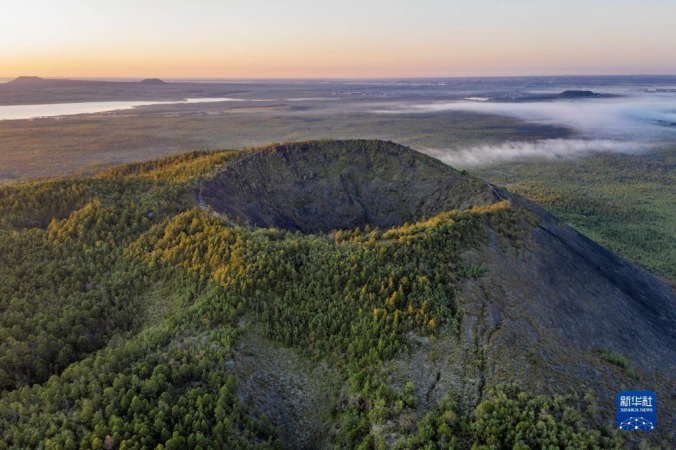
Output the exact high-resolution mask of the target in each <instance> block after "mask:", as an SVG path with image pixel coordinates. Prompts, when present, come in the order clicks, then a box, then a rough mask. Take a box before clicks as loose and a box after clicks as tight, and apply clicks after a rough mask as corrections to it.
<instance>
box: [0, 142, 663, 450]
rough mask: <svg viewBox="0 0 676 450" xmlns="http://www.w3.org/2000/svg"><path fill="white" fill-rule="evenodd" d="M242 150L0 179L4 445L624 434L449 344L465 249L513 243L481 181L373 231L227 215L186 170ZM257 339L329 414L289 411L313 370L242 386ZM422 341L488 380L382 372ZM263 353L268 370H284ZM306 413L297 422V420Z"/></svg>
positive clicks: (493, 441) (511, 218) (361, 443)
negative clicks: (425, 384)
mask: <svg viewBox="0 0 676 450" xmlns="http://www.w3.org/2000/svg"><path fill="white" fill-rule="evenodd" d="M316 145H318V146H319V148H321V145H322V144H321V143H319V144H316ZM380 145H386V144H382V143H373V142H368V141H354V142H350V143H349V146H351V148H352V150H353V151H356V152H369V151H374V148H377V147H378V146H380ZM247 154H248V152H231V151H223V152H193V153H189V154H185V155H181V156H177V157H171V158H167V159H163V160H158V161H153V162H149V163H142V164H134V165H127V166H122V167H119V168H114V169H111V170H108V171H106V172H103V173H101V174H99V175H98V176H96V177H93V178H87V179H61V180H52V181H43V182H35V183H29V184H23V185H15V186H6V187H3V188H1V189H0V335H1V336H2V339H1V340H0V389H1V390H2V392H1V393H0V430H1V433H0V435H1V436H2V438H1V439H0V448H39V447H43V448H64V449H70V448H105V449H111V448H120V449H122V448H127V449H129V448H177V449H178V448H203V449H206V448H281V447H291V448H293V447H308V448H311V447H337V448H386V447H394V448H468V447H472V446H474V447H475V448H529V447H530V448H536V447H551V446H554V447H572V448H621V447H622V446H623V445H624V444H625V442H624V440H623V438H622V436H620V435H619V434H618V433H617V432H615V431H613V430H611V429H610V426H609V425H610V423H611V422H610V421H609V419H608V415H607V414H605V413H604V412H603V411H599V405H598V402H597V400H596V397H595V395H594V391H595V386H594V385H590V386H588V387H586V388H585V389H582V390H579V391H571V392H570V393H568V394H566V395H558V394H554V393H553V392H538V391H536V390H535V389H532V384H531V383H529V382H521V381H524V380H519V379H514V380H512V382H507V381H505V382H504V383H492V384H491V382H489V376H488V374H487V372H486V375H485V376H484V372H485V371H487V370H488V369H487V361H486V359H487V358H488V356H487V355H488V354H489V353H488V352H489V350H490V348H489V347H484V346H483V344H481V343H479V342H478V341H477V342H472V343H471V344H472V345H475V344H476V347H472V349H471V351H470V353H468V355H469V356H464V357H458V358H457V359H453V358H454V357H453V356H452V355H454V354H455V353H454V352H461V351H464V350H463V349H464V348H465V347H466V345H467V343H466V342H465V341H464V336H465V334H466V325H467V323H468V322H467V317H468V314H469V310H466V309H465V306H463V301H465V300H462V296H461V294H460V293H461V292H462V291H463V289H465V286H467V285H476V283H477V282H478V280H480V279H482V278H483V277H485V275H486V273H487V272H488V271H490V270H491V268H490V267H489V266H487V265H486V263H484V262H482V261H476V260H473V259H472V258H469V259H468V258H467V257H465V255H467V254H468V252H469V254H471V253H472V252H474V251H476V249H478V248H482V247H486V246H489V245H493V244H495V245H498V246H500V247H501V248H504V249H505V250H506V251H512V250H513V251H519V250H518V249H519V248H523V246H527V245H528V243H524V242H522V241H521V238H522V236H523V235H524V233H526V232H527V228H528V226H529V224H530V223H532V222H537V221H538V220H539V219H538V218H537V217H535V216H534V214H533V212H531V211H530V210H528V209H527V208H524V207H523V206H522V205H519V204H518V203H515V202H512V201H510V200H509V199H503V200H500V199H496V200H495V201H494V202H492V203H487V204H483V205H480V206H475V207H468V208H466V209H463V210H458V209H456V210H450V211H443V212H440V213H438V214H436V215H434V216H432V217H427V218H422V219H420V220H419V221H417V222H413V223H405V224H402V225H398V226H395V227H392V228H389V229H377V228H371V227H370V226H367V227H364V228H356V229H348V230H338V231H333V232H330V233H310V234H300V233H298V232H295V231H289V230H284V229H277V228H250V227H241V226H236V225H233V224H231V222H230V221H229V220H224V218H222V217H220V216H218V215H216V214H214V213H213V212H211V211H209V210H204V209H203V208H201V207H200V206H199V204H198V202H197V200H196V198H195V192H196V191H195V189H196V186H198V185H199V183H200V182H201V181H200V180H204V179H213V177H214V176H215V174H216V173H218V172H219V170H221V168H222V167H224V166H227V165H228V164H230V163H232V162H233V161H235V160H237V159H239V158H242V157H244V156H246V155H247ZM457 176H461V175H460V174H458V175H457ZM509 249H512V250H509ZM252 336H258V337H257V338H256V339H253V338H252ZM257 340H259V341H260V342H263V343H265V345H268V346H270V348H271V349H273V353H280V354H287V353H284V352H290V353H288V354H289V355H293V360H294V361H298V367H301V368H312V370H314V372H313V371H312V370H310V369H308V371H307V372H308V373H309V374H315V375H311V377H312V376H314V381H316V382H317V383H319V384H320V386H321V389H320V390H321V391H322V399H325V403H326V404H327V411H326V416H325V417H324V416H323V417H322V418H321V420H320V419H317V418H314V417H300V418H295V419H294V418H293V416H292V415H290V414H288V408H291V409H292V410H293V411H296V409H294V408H295V407H296V403H298V402H301V400H302V398H303V397H304V396H309V395H314V394H312V393H311V392H309V389H308V391H306V392H295V391H293V392H292V391H289V392H284V393H283V394H284V395H281V396H282V397H284V396H287V397H289V398H280V399H277V398H272V399H270V398H266V396H268V397H269V396H270V395H268V394H269V393H270V392H276V391H274V390H261V391H259V390H252V389H251V388H250V386H249V383H250V380H251V379H253V378H255V377H256V375H257V374H255V373H247V372H246V370H245V368H244V367H245V362H246V361H249V360H251V361H254V363H255V364H264V363H265V361H260V359H261V358H262V356H261V355H264V352H263V351H262V350H260V348H259V347H256V345H258V344H255V343H256V342H258V341H257ZM418 341H419V342H425V343H431V344H429V345H437V344H434V343H444V344H443V345H444V346H445V347H443V348H442V350H441V352H440V353H439V354H436V355H430V354H428V355H427V356H426V357H428V358H429V359H430V360H431V361H455V362H454V363H453V364H454V365H455V366H458V367H460V366H463V370H466V371H467V373H473V374H479V375H478V376H480V377H481V378H482V379H485V380H486V381H484V382H483V383H479V384H481V386H480V387H479V388H478V389H477V390H476V391H472V392H464V391H463V390H462V389H453V388H452V387H449V386H446V387H444V389H443V390H441V389H439V388H435V386H432V387H431V388H429V389H428V388H425V390H426V392H424V393H421V390H422V385H420V384H416V380H415V379H413V378H410V379H408V378H407V377H406V376H405V371H404V370H400V371H398V372H397V371H396V370H394V371H393V370H392V368H393V367H397V364H400V363H401V361H407V360H408V358H413V357H414V356H413V355H415V352H416V351H417V350H416V349H417V344H416V342H418ZM254 344H255V345H254ZM425 345H428V344H425ZM458 354H459V353H458ZM449 355H450V356H449ZM256 358H259V359H258V360H257V359H256ZM449 358H450V359H449ZM468 358H470V359H468ZM320 369H321V370H323V371H324V372H321V371H320ZM278 372H279V373H273V375H271V376H272V378H271V379H270V380H268V381H266V383H268V384H271V385H275V384H277V385H283V383H285V382H288V379H289V378H293V376H294V375H293V374H291V373H285V372H284V370H283V367H279V370H278ZM318 373H330V374H331V376H330V377H327V378H326V379H322V378H321V377H318V376H317V375H316V374H318ZM533 376H534V377H536V376H537V375H536V374H533ZM636 376H648V375H646V374H644V373H643V372H641V370H640V369H638V371H637V374H636ZM401 380H404V381H401ZM440 380H441V381H440ZM437 382H438V383H437V384H438V385H439V386H441V385H442V384H443V383H444V377H443V376H439V375H438V376H437ZM273 387H274V386H273ZM263 388H264V389H268V388H270V387H269V386H263ZM263 388H262V389H263ZM270 389H272V388H270ZM435 389H436V390H435ZM433 391H434V392H433ZM540 391H541V390H540ZM437 397H438V400H435V399H436V398H437ZM251 398H253V401H246V400H245V399H251ZM285 405H287V407H288V408H285ZM289 405H290V406H289ZM305 420H307V421H309V422H312V423H313V427H314V428H312V427H310V428H309V429H310V431H311V432H308V431H307V430H301V429H300V428H301V427H299V426H298V425H297V423H296V422H299V421H305ZM313 421H314V422H313ZM657 439H658V441H659V440H660V439H661V442H662V443H666V442H669V439H671V437H670V436H668V435H666V434H662V435H660V436H659V437H658V438H657ZM656 442H657V441H656Z"/></svg>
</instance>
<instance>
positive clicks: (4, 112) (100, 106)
mask: <svg viewBox="0 0 676 450" xmlns="http://www.w3.org/2000/svg"><path fill="white" fill-rule="evenodd" d="M246 101H249V100H247V99H241V98H230V97H220V98H189V99H186V100H169V101H149V100H143V101H138V100H137V101H115V102H83V103H51V104H45V105H5V106H0V120H20V119H34V118H38V117H58V116H70V115H74V114H94V113H101V112H107V111H119V110H123V109H132V108H136V107H139V106H149V105H161V104H183V103H211V102H246Z"/></svg>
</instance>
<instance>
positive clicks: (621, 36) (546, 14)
mask: <svg viewBox="0 0 676 450" xmlns="http://www.w3.org/2000/svg"><path fill="white" fill-rule="evenodd" d="M0 1H1V5H0V77H14V76H19V75H36V76H43V77H130V78H146V77H162V78H364V77H368V78H377V77H402V78H403V77H446V76H512V75H592V74H676V26H674V23H676V22H675V20H676V1H675V0H640V1H639V0H567V1H551V0H416V1H413V0H410V1H400V0H340V1H332V2H326V1H321V0H281V1H277V0H221V1H211V0H190V1H183V0H115V1H110V0H105V1H102V0H58V1H55V0H0Z"/></svg>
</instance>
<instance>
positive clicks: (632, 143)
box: [373, 92, 676, 167]
mask: <svg viewBox="0 0 676 450" xmlns="http://www.w3.org/2000/svg"><path fill="white" fill-rule="evenodd" d="M440 111H471V112H485V113H494V114H504V115H508V116H514V117H518V118H521V119H524V120H527V121H531V122H537V123H548V124H555V125H564V126H567V127H569V128H571V129H572V130H573V131H574V132H575V137H574V138H571V139H547V140H540V141H535V142H509V143H505V144H501V145H495V146H478V147H470V148H463V149H450V148H428V149H424V150H425V151H426V152H427V153H429V154H431V155H433V156H435V157H437V158H439V159H441V160H443V161H444V162H446V163H448V164H451V165H455V166H458V167H469V166H477V165H485V164H492V163H497V162H503V161H508V160H512V159H519V158H526V157H528V158H530V157H540V158H564V157H577V156H583V155H587V154H590V153H593V152H619V153H633V152H640V151H645V150H649V149H651V148H655V147H656V146H660V145H664V144H665V143H669V142H676V92H675V93H671V92H666V93H641V94H634V95H626V96H622V97H618V98H589V99H583V100H555V101H536V102H514V103H507V102H490V101H445V102H428V103H408V104H405V103H400V104H396V105H389V106H388V107H385V108H380V109H376V110H373V112H374V113H382V114H397V113H407V114H411V113H430V112H440Z"/></svg>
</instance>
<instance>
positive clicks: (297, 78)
mask: <svg viewBox="0 0 676 450" xmlns="http://www.w3.org/2000/svg"><path fill="white" fill-rule="evenodd" d="M22 77H30V78H41V79H44V80H83V81H84V80H91V81H106V80H147V79H160V80H190V81H192V80H205V81H206V80H233V81H235V80H237V81H240V80H260V81H280V80H282V81H283V80H306V81H315V80H316V81H334V80H442V79H463V78H594V77H617V78H630V77H676V72H674V73H668V74H664V73H630V74H604V73H597V74H574V73H571V74H558V75H548V74H541V75H444V76H413V77H407V76H380V77H374V76H367V77H302V76H301V77H227V76H226V77H161V76H127V77H114V76H113V77H111V76H94V77H92V76H84V77H78V76H41V75H18V76H0V80H9V81H12V80H16V79H18V78H22Z"/></svg>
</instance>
